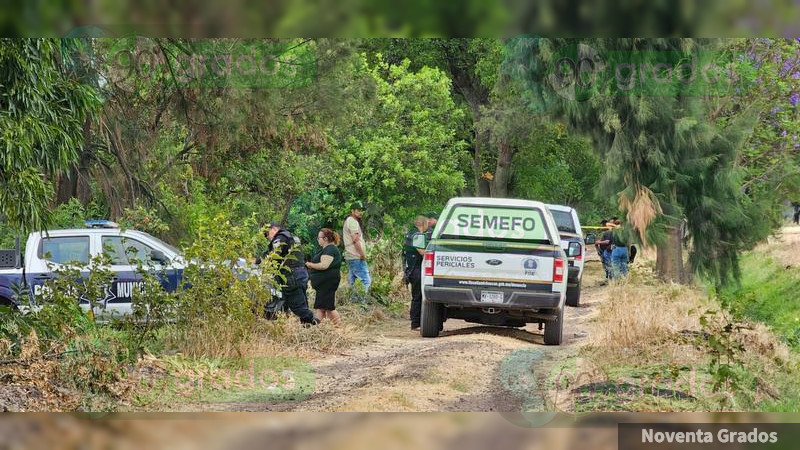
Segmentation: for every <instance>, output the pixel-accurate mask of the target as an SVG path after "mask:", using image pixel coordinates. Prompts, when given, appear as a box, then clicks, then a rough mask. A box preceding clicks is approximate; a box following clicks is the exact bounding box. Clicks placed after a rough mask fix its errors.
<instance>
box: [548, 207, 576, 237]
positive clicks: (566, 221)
mask: <svg viewBox="0 0 800 450" xmlns="http://www.w3.org/2000/svg"><path fill="white" fill-rule="evenodd" d="M550 212H551V213H553V219H555V221H556V227H558V231H560V232H562V233H577V232H578V231H577V230H576V229H575V223H574V222H573V221H572V214H570V213H569V212H567V211H557V210H555V209H551V210H550Z"/></svg>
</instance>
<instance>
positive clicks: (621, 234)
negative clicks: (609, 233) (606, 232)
mask: <svg viewBox="0 0 800 450" xmlns="http://www.w3.org/2000/svg"><path fill="white" fill-rule="evenodd" d="M613 235H614V245H615V246H617V247H627V246H628V234H627V227H622V226H619V227H617V228H614V230H613Z"/></svg>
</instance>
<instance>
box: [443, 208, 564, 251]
mask: <svg viewBox="0 0 800 450" xmlns="http://www.w3.org/2000/svg"><path fill="white" fill-rule="evenodd" d="M439 237H441V238H444V239H499V240H510V241H521V242H537V243H550V236H549V234H548V232H547V227H546V226H545V221H544V216H543V215H542V212H541V211H540V210H538V209H535V208H524V207H496V206H476V205H455V206H454V207H453V208H452V209H451V210H450V213H449V215H448V216H447V217H446V218H445V219H444V223H443V226H442V231H441V233H440V236H439Z"/></svg>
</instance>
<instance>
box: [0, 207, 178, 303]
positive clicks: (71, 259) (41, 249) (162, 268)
mask: <svg viewBox="0 0 800 450" xmlns="http://www.w3.org/2000/svg"><path fill="white" fill-rule="evenodd" d="M110 224H113V223H108V224H103V225H100V226H92V227H87V228H82V229H69V230H51V231H44V232H36V233H31V234H30V235H29V236H28V241H27V243H26V245H25V248H24V252H21V258H20V260H18V261H17V264H16V266H17V267H9V266H10V264H6V265H5V266H4V267H0V302H2V303H4V304H6V305H12V306H20V305H18V303H19V299H20V297H21V295H28V296H29V298H30V300H31V301H32V302H33V304H35V303H36V297H37V296H38V295H40V294H41V292H42V290H43V289H45V288H46V283H47V281H48V280H51V279H53V277H55V276H56V273H57V271H58V269H59V268H60V267H63V266H64V265H67V264H78V265H81V266H87V267H88V266H89V265H90V264H91V262H92V259H93V258H95V257H97V256H99V255H101V254H103V253H104V252H105V253H106V255H107V256H109V257H110V259H111V264H110V266H109V267H108V269H109V270H111V271H112V272H113V273H114V278H113V281H112V283H111V285H110V286H108V287H107V288H106V290H105V291H106V292H105V297H104V298H102V299H97V303H99V306H96V307H95V308H94V309H96V310H95V311H93V312H94V313H95V315H96V316H97V317H98V318H109V317H118V316H122V315H126V314H129V313H130V312H131V311H132V299H133V298H134V297H135V296H136V295H137V292H141V289H142V283H141V275H140V274H139V272H138V268H139V266H140V265H142V266H146V267H149V268H152V269H154V270H156V271H157V272H159V273H161V274H164V275H165V276H163V277H162V278H161V282H162V285H163V286H164V288H165V289H167V290H168V291H170V292H171V291H174V290H176V289H177V288H178V285H179V282H180V279H181V277H182V274H183V268H184V262H183V259H182V257H181V255H180V252H179V251H178V249H176V248H175V247H173V246H171V245H169V244H167V243H165V242H163V241H161V240H160V239H158V238H156V237H154V236H151V235H149V234H147V233H144V232H141V231H136V230H121V229H119V228H116V227H114V226H112V225H110ZM87 225H94V224H87ZM79 301H80V303H81V307H83V308H84V309H86V310H88V309H90V308H91V307H92V306H91V302H90V301H89V300H88V299H84V298H80V299H79Z"/></svg>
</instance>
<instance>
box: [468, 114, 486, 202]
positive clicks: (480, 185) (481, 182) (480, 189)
mask: <svg viewBox="0 0 800 450" xmlns="http://www.w3.org/2000/svg"><path fill="white" fill-rule="evenodd" d="M476 126H477V125H476ZM482 138H483V135H482V134H481V133H480V132H478V131H477V130H476V131H475V150H474V152H475V153H474V155H473V157H472V171H473V172H474V173H475V196H477V197H489V195H490V192H489V180H487V179H486V178H484V177H483V161H482V159H481V139H482Z"/></svg>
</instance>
